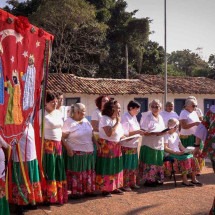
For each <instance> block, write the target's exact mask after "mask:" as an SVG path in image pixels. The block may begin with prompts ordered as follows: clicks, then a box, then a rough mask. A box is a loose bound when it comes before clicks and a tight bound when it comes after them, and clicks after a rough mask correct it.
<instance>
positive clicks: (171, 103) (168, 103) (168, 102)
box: [165, 101, 174, 107]
mask: <svg viewBox="0 0 215 215" xmlns="http://www.w3.org/2000/svg"><path fill="white" fill-rule="evenodd" d="M169 105H174V103H173V102H170V101H167V102H166V104H165V107H166V106H169Z"/></svg>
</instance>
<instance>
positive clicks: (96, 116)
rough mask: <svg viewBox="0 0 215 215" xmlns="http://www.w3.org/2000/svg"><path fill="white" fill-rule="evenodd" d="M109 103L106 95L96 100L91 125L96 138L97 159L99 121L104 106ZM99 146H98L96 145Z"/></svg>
mask: <svg viewBox="0 0 215 215" xmlns="http://www.w3.org/2000/svg"><path fill="white" fill-rule="evenodd" d="M108 101H109V98H108V97H107V96H106V95H101V96H99V97H98V98H96V100H95V103H96V107H97V108H96V109H95V110H94V111H93V113H92V116H91V125H92V127H93V136H94V138H95V144H94V156H95V159H96V152H97V145H98V144H97V141H98V138H99V121H100V119H101V117H102V110H103V108H104V105H105V103H106V102H108ZM96 144H97V145H96Z"/></svg>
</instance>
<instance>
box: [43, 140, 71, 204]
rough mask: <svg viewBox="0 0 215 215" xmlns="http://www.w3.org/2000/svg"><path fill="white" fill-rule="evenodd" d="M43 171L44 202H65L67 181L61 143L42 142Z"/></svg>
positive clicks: (66, 199) (66, 198)
mask: <svg viewBox="0 0 215 215" xmlns="http://www.w3.org/2000/svg"><path fill="white" fill-rule="evenodd" d="M43 169H44V174H45V176H46V187H45V188H44V189H43V195H44V200H45V201H47V202H50V203H59V204H63V203H65V202H67V201H68V195H67V181H66V173H65V167H64V159H63V156H62V144H61V141H54V140H45V141H44V155H43Z"/></svg>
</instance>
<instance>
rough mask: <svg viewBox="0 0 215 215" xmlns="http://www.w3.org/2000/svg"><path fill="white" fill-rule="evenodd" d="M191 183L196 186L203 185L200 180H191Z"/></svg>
mask: <svg viewBox="0 0 215 215" xmlns="http://www.w3.org/2000/svg"><path fill="white" fill-rule="evenodd" d="M191 183H192V184H194V185H196V186H200V187H201V186H203V184H202V183H201V182H199V181H196V182H194V181H191Z"/></svg>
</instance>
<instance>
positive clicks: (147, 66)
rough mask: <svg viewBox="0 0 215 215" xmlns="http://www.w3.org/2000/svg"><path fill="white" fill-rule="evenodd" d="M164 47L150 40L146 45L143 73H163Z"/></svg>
mask: <svg viewBox="0 0 215 215" xmlns="http://www.w3.org/2000/svg"><path fill="white" fill-rule="evenodd" d="M164 54H165V53H164V49H163V47H162V46H160V45H159V44H158V43H156V42H152V41H149V42H148V43H147V44H146V45H145V46H144V52H143V59H142V70H141V73H144V74H151V75H156V74H159V73H162V71H163V67H162V65H163V63H164Z"/></svg>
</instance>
